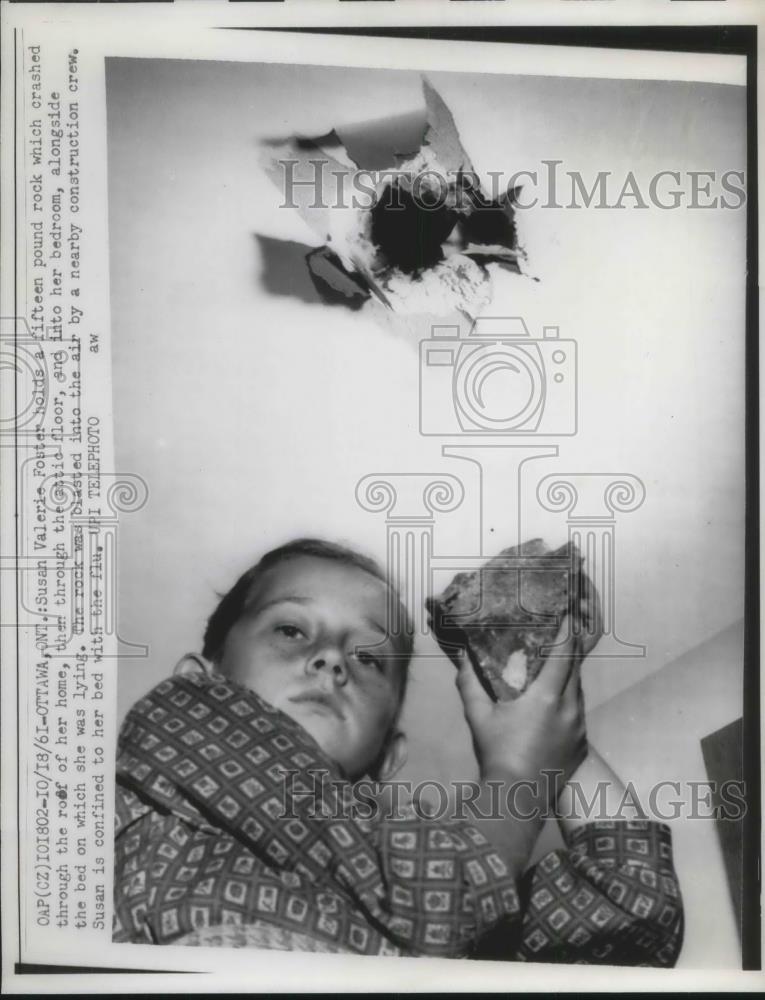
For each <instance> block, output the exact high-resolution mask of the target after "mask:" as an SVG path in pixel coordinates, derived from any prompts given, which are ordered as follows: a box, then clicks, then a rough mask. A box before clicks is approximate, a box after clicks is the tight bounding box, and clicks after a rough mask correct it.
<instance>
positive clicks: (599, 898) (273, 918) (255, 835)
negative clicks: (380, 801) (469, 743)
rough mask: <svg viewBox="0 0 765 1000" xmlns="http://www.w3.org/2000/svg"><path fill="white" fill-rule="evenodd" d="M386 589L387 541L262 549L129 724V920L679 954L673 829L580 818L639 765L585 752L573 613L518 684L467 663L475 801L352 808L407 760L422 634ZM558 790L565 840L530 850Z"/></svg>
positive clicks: (125, 906) (190, 929)
mask: <svg viewBox="0 0 765 1000" xmlns="http://www.w3.org/2000/svg"><path fill="white" fill-rule="evenodd" d="M392 600H396V601H397V600H398V597H397V595H396V594H395V592H394V591H393V590H392V588H391V586H390V584H389V583H388V581H387V580H386V578H385V575H384V574H383V573H382V571H381V570H380V569H379V568H378V567H377V565H376V564H375V563H373V562H371V561H370V560H368V559H366V558H365V557H363V556H360V555H359V554H357V553H355V552H353V551H351V550H348V549H345V548H343V547H341V546H337V545H333V544H330V543H327V542H322V541H317V540H311V539H307V540H300V541H297V542H293V543H291V544H289V545H286V546H283V547H281V548H279V549H276V550H274V551H272V552H270V553H268V554H267V555H266V556H265V557H264V558H263V559H261V560H260V562H259V563H257V564H256V565H255V566H253V567H252V569H250V570H249V571H248V572H247V573H245V574H244V575H243V576H242V577H241V578H240V580H239V581H238V582H237V583H236V584H235V585H234V587H233V588H232V589H231V591H229V593H228V594H226V595H225V597H223V599H222V600H221V602H220V604H219V605H218V608H217V609H216V611H215V612H214V613H213V615H212V617H211V618H210V620H209V622H208V626H207V630H206V633H205V639H204V646H203V650H202V655H201V656H197V655H192V656H189V657H186V658H184V660H183V661H182V663H181V665H180V670H179V672H177V674H176V676H175V677H173V678H172V679H169V680H165V681H163V682H162V683H160V684H159V685H158V686H157V687H156V688H155V689H154V690H153V691H152V692H150V693H149V694H148V695H147V696H146V697H145V698H143V699H141V700H140V701H139V702H138V703H137V704H136V705H135V706H134V707H133V709H132V710H131V712H130V713H129V715H128V717H127V719H126V721H125V724H124V726H123V728H122V731H121V734H120V741H119V751H118V754H119V755H118V762H117V832H116V850H115V869H116V870H115V924H114V939H115V940H116V941H133V942H144V943H155V944H205V945H226V946H252V947H266V948H285V949H292V950H320V951H347V952H355V953H362V954H391V955H434V956H450V957H459V956H475V957H495V958H503V959H518V960H526V961H529V960H530V961H544V962H606V963H610V964H641V965H661V966H670V965H673V964H674V963H675V961H676V959H677V955H678V953H679V949H680V945H681V941H682V905H681V900H680V894H679V890H678V885H677V879H676V876H675V873H674V869H673V866H672V852H671V839H670V831H669V829H668V827H667V826H666V825H664V824H661V823H653V822H649V821H647V820H645V819H637V820H632V821H627V820H608V821H596V822H588V821H586V817H585V816H584V815H583V810H582V806H581V798H579V797H577V796H576V795H574V794H573V789H574V784H573V781H572V778H574V777H575V780H576V782H577V784H578V786H579V788H580V789H581V790H582V791H583V792H584V797H585V798H589V797H590V794H589V792H588V789H589V790H590V791H591V790H592V789H594V788H595V787H596V786H597V783H598V782H601V781H603V780H605V781H607V782H608V787H609V795H610V797H611V801H613V802H618V801H619V800H620V797H621V794H622V792H623V786H621V783H620V782H619V779H618V778H616V776H615V775H614V774H613V773H612V772H610V771H609V770H608V769H607V768H606V766H605V764H604V763H603V762H602V761H601V760H600V759H599V758H598V757H597V756H596V755H595V754H594V753H593V752H592V751H590V752H589V754H588V751H587V746H586V738H585V729H584V705H583V700H582V695H581V685H580V680H579V671H580V666H581V659H582V656H581V653H580V651H579V650H577V648H576V646H575V641H574V639H573V638H571V637H568V638H567V637H566V634H567V630H566V628H565V624H564V627H563V628H562V630H561V634H560V636H559V640H560V641H561V642H563V645H562V647H561V651H560V654H559V655H558V656H556V657H555V658H551V659H549V660H548V661H547V663H546V664H545V667H544V669H543V670H542V672H541V674H540V676H539V677H538V678H537V680H536V681H535V682H534V684H532V685H531V687H530V688H529V689H528V690H527V691H526V692H525V693H524V694H523V695H522V696H521V697H520V698H518V699H517V700H516V701H513V702H498V703H495V702H493V701H491V699H490V698H489V697H488V695H487V694H486V693H485V691H484V689H483V688H482V686H481V684H480V682H479V681H478V679H477V677H476V676H475V674H474V673H473V670H472V668H471V667H470V666H469V664H467V663H464V664H463V665H462V666H461V667H460V669H459V672H458V677H457V684H458V688H459V691H460V695H461V697H462V701H463V705H464V709H465V714H466V718H467V721H468V724H469V725H470V728H471V732H472V735H473V741H474V745H475V749H476V754H477V756H478V760H479V764H480V768H481V780H480V783H479V785H478V787H477V788H476V789H475V796H474V800H473V801H474V805H475V809H474V815H471V817H470V818H469V819H468V818H465V817H463V816H455V817H452V818H447V819H435V818H431V817H428V816H423V815H421V814H420V813H418V812H417V811H416V810H415V809H414V808H413V806H412V805H411V804H408V803H405V804H404V805H403V807H401V808H399V809H398V810H396V811H394V812H391V811H390V810H377V811H375V810H371V811H368V812H366V813H364V812H360V811H359V810H358V809H354V808H352V803H353V789H354V786H355V784H357V783H358V782H359V781H360V780H361V779H364V778H372V779H374V781H375V782H379V783H385V782H387V781H389V780H390V779H391V778H393V776H394V775H395V774H396V772H397V771H398V769H399V768H400V767H401V766H402V764H403V763H404V761H405V753H406V740H405V736H404V734H403V733H402V732H401V731H400V729H399V728H398V724H397V723H398V717H399V713H400V708H401V703H402V700H403V697H404V692H405V689H406V677H407V670H408V665H409V660H410V658H411V655H412V646H413V641H412V631H411V629H410V628H408V627H407V628H405V629H404V630H403V631H402V632H401V633H400V634H392V633H391V632H390V630H389V629H388V627H387V623H388V621H389V620H390V615H389V612H390V607H391V601H392ZM401 615H402V620H404V621H407V618H406V612H405V611H404V609H403V608H402V609H401ZM545 772H547V773H548V774H549V773H550V772H555V773H557V774H558V775H559V776H560V777H561V779H562V782H563V787H562V790H561V791H559V792H557V791H556V786H555V784H554V783H551V782H550V781H549V780H546V777H545ZM380 787H383V786H382V785H380ZM551 788H552V791H551ZM498 789H499V790H501V791H502V792H503V793H506V794H501V795H497V794H496V793H497V790H498ZM551 798H554V799H555V801H556V803H557V807H558V809H559V810H560V811H561V812H565V814H566V815H567V817H568V818H567V819H565V820H564V821H562V823H561V825H562V828H563V831H564V836H565V837H566V841H567V845H568V849H566V850H558V851H553V852H551V853H549V854H548V855H546V856H545V857H544V858H543V859H542V860H541V861H540V862H539V863H538V864H537V865H536V866H535V867H534V868H532V869H530V870H528V871H526V870H525V869H526V867H527V864H528V859H529V855H530V852H531V850H532V848H533V845H534V842H535V840H536V837H537V835H538V832H539V829H540V826H541V822H542V819H541V816H542V814H543V813H544V812H545V810H546V807H547V806H548V804H549V801H550V799H551ZM489 803H491V804H492V806H493V812H490V811H489V810H488V808H485V807H487V806H488V805H489ZM498 810H499V811H498ZM521 817H523V818H521Z"/></svg>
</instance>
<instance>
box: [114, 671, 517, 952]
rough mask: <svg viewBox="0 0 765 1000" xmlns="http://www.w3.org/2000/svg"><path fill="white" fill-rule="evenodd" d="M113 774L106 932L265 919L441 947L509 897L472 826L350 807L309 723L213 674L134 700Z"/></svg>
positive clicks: (358, 937)
mask: <svg viewBox="0 0 765 1000" xmlns="http://www.w3.org/2000/svg"><path fill="white" fill-rule="evenodd" d="M117 787H118V791H117V811H116V842H115V924H114V935H113V936H114V940H116V941H142V942H154V943H157V944H169V943H171V942H173V941H176V940H180V939H181V938H183V937H184V936H186V935H189V934H191V933H192V932H195V931H199V930H200V929H203V928H214V927H218V926H219V925H225V924H234V925H246V924H248V923H252V922H254V921H267V922H269V923H271V924H272V925H274V926H275V927H277V928H282V929H284V930H285V931H288V932H294V933H296V934H302V935H307V936H309V937H311V938H315V939H317V940H318V941H320V942H324V943H326V944H327V945H329V946H331V947H332V948H333V949H337V950H347V951H352V952H357V953H361V954H407V955H441V956H454V955H462V954H466V953H467V951H468V950H469V947H470V945H471V943H472V942H473V941H474V940H475V939H476V938H477V937H480V935H481V934H482V933H484V932H485V931H486V930H488V929H490V928H491V927H493V926H495V925H496V924H497V923H498V922H499V921H501V920H502V919H503V918H505V917H508V916H515V915H516V914H517V913H518V912H519V902H518V896H517V892H516V886H515V881H514V879H513V877H512V875H511V873H510V871H509V869H508V867H507V866H506V865H505V863H504V861H503V860H502V858H501V857H500V856H499V854H498V853H497V852H496V851H495V850H494V848H493V847H492V846H491V845H490V844H489V842H488V841H487V840H486V838H485V837H483V835H482V834H481V833H480V832H479V831H478V830H476V829H475V827H473V826H471V825H469V824H467V823H465V822H462V821H457V820H450V821H447V822H440V823H435V822H433V821H429V820H428V819H426V818H423V817H421V816H419V815H418V814H417V813H416V812H415V810H414V809H413V808H411V807H410V808H408V809H404V810H403V811H402V812H401V813H400V814H399V815H397V816H396V817H395V818H386V817H384V816H379V817H377V818H375V819H371V820H369V819H365V818H363V817H361V816H359V814H358V810H354V809H352V808H350V807H349V805H350V795H351V792H350V788H351V786H350V785H349V784H348V783H347V782H343V781H342V774H341V773H340V772H339V770H338V768H337V766H336V765H334V764H333V763H332V762H331V761H330V760H329V759H328V758H327V757H326V756H325V755H324V754H323V753H322V751H321V750H320V748H319V747H318V745H317V744H316V743H315V741H314V740H313V739H312V737H311V736H309V734H308V733H307V732H306V731H305V730H304V729H303V728H302V727H301V726H300V725H299V724H298V723H296V722H294V720H292V719H290V718H289V717H287V716H285V715H284V714H283V713H281V712H279V711H278V710H277V709H275V708H273V707H272V706H270V705H268V704H267V703H266V702H264V701H262V700H261V699H260V698H258V696H257V695H255V694H254V693H253V692H251V691H247V690H246V689H244V688H242V687H240V686H239V685H237V684H234V683H231V682H229V681H226V680H221V679H215V680H210V679H208V678H204V677H202V676H199V677H196V676H186V677H175V678H172V679H171V680H167V681H164V682H162V683H161V684H159V685H158V686H157V687H156V688H154V690H153V691H152V692H150V693H149V694H148V695H147V696H146V697H145V698H144V699H142V700H141V701H140V702H138V703H137V705H135V706H134V708H133V709H132V710H131V712H130V713H129V715H128V717H127V719H126V721H125V724H124V726H123V728H122V730H121V733H120V739H119V746H118V762H117ZM309 793H310V794H309ZM346 797H347V798H348V801H345V799H346Z"/></svg>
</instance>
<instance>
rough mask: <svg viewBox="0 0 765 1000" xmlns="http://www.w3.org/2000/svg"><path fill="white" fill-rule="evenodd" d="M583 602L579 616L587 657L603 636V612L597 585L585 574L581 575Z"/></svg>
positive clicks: (581, 602) (584, 650)
mask: <svg viewBox="0 0 765 1000" xmlns="http://www.w3.org/2000/svg"><path fill="white" fill-rule="evenodd" d="M580 586H581V595H582V598H581V601H580V604H579V608H580V611H579V614H580V618H581V623H582V639H583V653H584V655H585V656H587V654H588V653H591V652H592V650H593V649H594V648H595V646H596V645H597V644H598V641H599V640H600V637H601V636H602V635H603V610H602V607H601V603H600V594H598V591H597V588H596V587H595V584H594V583H593V582H592V580H590V578H589V577H588V576H586V575H585V574H584V573H582V574H581V583H580Z"/></svg>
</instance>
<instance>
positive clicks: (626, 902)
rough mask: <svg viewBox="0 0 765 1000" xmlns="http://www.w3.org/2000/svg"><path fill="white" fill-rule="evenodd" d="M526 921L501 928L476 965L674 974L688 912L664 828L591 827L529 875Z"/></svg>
mask: <svg viewBox="0 0 765 1000" xmlns="http://www.w3.org/2000/svg"><path fill="white" fill-rule="evenodd" d="M519 895H520V899H521V908H522V911H523V917H522V920H520V921H516V922H515V923H513V924H510V923H506V924H505V925H504V927H498V928H496V929H495V930H494V931H493V932H492V933H490V934H489V935H487V936H486V937H485V938H484V939H483V940H482V941H481V942H480V943H479V946H478V949H477V951H476V953H475V956H474V957H476V958H496V959H499V958H502V959H506V960H514V961H526V962H547V963H553V962H555V963H579V964H589V965H597V964H603V965H632V966H637V965H640V966H656V967H671V966H674V964H675V963H676V961H677V958H678V955H679V954H680V948H681V946H682V942H683V906H682V898H681V895H680V888H679V885H678V881H677V876H676V874H675V870H674V866H673V863H672V839H671V832H670V829H669V827H668V826H667V825H666V824H665V823H656V822H651V821H648V820H636V821H626V820H612V821H599V822H591V823H587V824H585V825H584V826H582V827H580V828H579V829H577V830H576V831H575V832H574V833H573V834H570V835H568V836H567V849H560V850H555V851H551V852H550V853H549V854H547V855H545V857H544V858H542V859H541V860H540V861H539V863H538V864H536V865H535V866H534V867H533V868H531V869H529V870H528V871H527V872H526V873H525V875H524V876H523V878H522V880H521V884H520V887H519Z"/></svg>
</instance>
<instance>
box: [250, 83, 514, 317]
mask: <svg viewBox="0 0 765 1000" xmlns="http://www.w3.org/2000/svg"><path fill="white" fill-rule="evenodd" d="M423 94H424V99H425V108H424V114H423V113H421V112H418V113H410V114H404V115H397V116H395V117H392V118H386V119H379V120H376V121H375V120H372V121H369V122H366V123H363V124H361V125H355V126H337V127H336V128H335V129H333V130H332V131H331V132H329V133H327V134H326V135H324V136H317V137H313V138H307V137H292V138H291V139H289V140H285V141H283V142H281V143H280V144H278V145H277V146H275V147H274V146H273V144H272V152H271V159H270V162H269V164H268V167H267V170H268V173H269V176H270V177H271V178H272V179H273V180H274V181H275V182H276V183H278V184H281V185H282V186H283V183H284V170H285V168H284V164H283V163H281V164H280V163H279V160H282V161H288V162H289V163H290V167H289V169H290V171H291V174H290V176H291V178H292V179H293V180H295V179H297V180H300V181H305V180H311V179H315V180H316V184H317V185H321V188H320V193H323V195H324V197H323V201H324V202H325V204H326V206H327V207H322V206H321V201H322V198H321V197H320V198H318V199H317V197H316V191H315V190H314V189H312V188H311V186H300V187H297V186H295V185H294V184H293V185H292V186H291V188H290V193H291V194H292V200H293V203H294V204H295V205H296V208H297V211H298V212H300V214H301V216H302V217H303V218H304V219H305V220H306V221H307V222H308V224H309V225H310V226H311V228H312V229H313V231H314V232H315V233H316V235H317V236H318V237H319V238H320V239H321V240H323V242H324V246H325V248H326V249H327V250H328V251H329V252H328V253H325V254H321V255H318V256H316V257H313V256H311V258H310V259H309V262H308V265H309V267H310V269H311V273H312V277H313V279H314V282H315V284H316V286H317V288H318V289H319V290H320V291H321V290H323V291H324V293H325V296H326V301H328V302H329V301H332V302H338V301H345V302H346V303H347V304H348V305H349V306H350V307H352V308H358V305H359V301H360V295H361V292H362V291H364V290H365V291H366V292H367V293H368V296H367V297H369V296H373V297H374V298H375V299H376V300H377V301H378V302H380V303H383V304H384V305H385V306H386V307H387V308H389V309H390V310H391V311H392V312H394V313H396V314H399V315H403V314H407V313H416V314H423V315H425V316H428V317H433V318H440V317H443V316H444V315H449V314H453V313H455V312H456V313H457V314H458V315H462V316H464V317H467V318H468V319H474V318H475V317H476V316H477V315H479V313H480V312H481V311H482V310H483V309H484V308H485V307H486V306H487V305H488V304H489V302H490V301H491V276H490V272H489V270H488V265H489V264H497V265H499V266H501V267H503V268H505V269H508V270H511V271H513V272H515V273H517V274H523V273H524V271H523V264H524V261H525V254H524V251H523V249H522V248H521V247H520V246H519V243H518V237H517V229H516V225H515V209H514V206H513V196H514V194H515V192H510V193H508V194H504V195H502V196H501V197H499V198H497V199H494V200H492V199H490V198H489V197H488V196H487V195H486V194H485V192H484V191H483V190H482V188H481V185H480V180H479V178H478V177H477V176H476V174H475V172H474V170H473V165H472V162H471V160H470V157H469V155H468V153H467V152H466V150H465V149H464V147H463V146H462V143H461V141H460V137H459V133H458V132H457V128H456V125H455V122H454V118H453V116H452V114H451V111H450V110H449V108H448V106H447V105H446V103H445V102H444V101H443V100H442V98H441V97H440V95H439V94H438V92H437V91H436V90H435V89H434V88H433V87H432V86H431V85H430V84H429V83H428V81H427V80H423ZM412 147H414V148H412ZM322 157H323V158H324V162H321V163H319V162H318V161H319V160H320V159H321V158H322ZM360 171H364V172H371V176H367V177H366V178H365V186H364V189H363V191H362V190H361V189H360V188H359V187H358V186H356V184H355V181H357V180H358V176H359V172H360ZM364 193H366V197H365V196H364ZM330 205H331V207H328V206H330Z"/></svg>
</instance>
